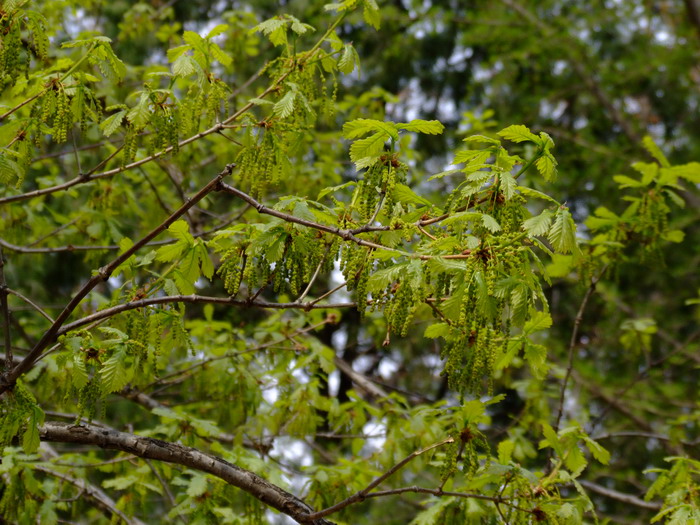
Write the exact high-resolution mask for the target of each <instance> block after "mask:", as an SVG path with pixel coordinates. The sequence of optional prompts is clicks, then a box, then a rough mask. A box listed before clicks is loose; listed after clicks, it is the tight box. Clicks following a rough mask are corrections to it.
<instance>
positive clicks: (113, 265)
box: [0, 164, 234, 395]
mask: <svg viewBox="0 0 700 525" xmlns="http://www.w3.org/2000/svg"><path fill="white" fill-rule="evenodd" d="M233 168H234V165H233V164H229V165H227V166H226V168H224V170H223V171H222V172H221V173H219V174H218V175H217V176H216V177H214V178H213V179H212V180H211V181H210V182H209V183H208V184H207V185H205V186H204V187H203V188H202V189H201V190H199V191H198V192H197V193H196V194H195V195H194V196H192V198H191V199H190V200H189V201H187V202H185V203H184V204H183V205H182V206H180V208H178V209H177V210H176V211H175V212H174V213H172V214H171V215H170V216H169V217H168V218H166V219H165V220H164V221H163V222H162V223H160V224H159V225H158V226H156V227H155V228H154V229H153V230H151V232H150V233H149V234H147V235H146V236H145V237H143V238H142V239H141V240H139V241H138V242H136V243H134V245H133V246H132V247H131V248H129V249H128V250H125V251H124V252H123V253H122V254H120V255H119V256H118V257H116V258H115V259H114V260H112V262H110V263H109V264H107V265H105V266H103V267H102V268H100V269H99V270H97V271H96V272H94V274H93V276H92V277H91V278H90V279H89V280H88V281H87V282H86V283H85V284H84V285H83V286H82V287H81V288H80V290H79V291H78V292H77V293H76V294H75V295H74V296H73V298H72V299H71V300H70V301H69V302H68V304H67V305H66V306H65V307H64V308H63V310H62V311H61V313H60V314H59V315H58V317H56V320H55V321H54V322H53V323H52V325H51V326H50V327H49V329H48V330H47V331H46V332H44V335H43V336H42V337H41V339H40V340H39V341H38V342H37V343H36V345H34V348H32V350H31V351H30V352H29V354H27V356H26V357H25V358H24V359H23V360H22V362H21V363H20V364H19V365H17V366H16V367H14V368H13V369H11V370H9V371H8V372H7V373H6V374H3V375H2V377H1V378H0V395H2V394H3V393H4V392H7V391H8V390H10V389H11V388H12V387H13V386H14V383H15V381H16V380H17V378H18V377H19V376H21V375H22V374H23V373H25V372H26V371H27V370H29V369H30V368H31V367H32V365H33V364H34V363H35V362H36V361H37V359H38V358H39V356H41V354H42V352H43V351H44V349H45V348H46V347H47V346H48V345H50V344H51V343H52V342H53V341H54V340H55V339H56V337H57V334H58V332H59V330H60V328H61V326H63V323H65V321H66V320H67V319H68V317H69V316H70V315H71V314H72V313H73V311H74V310H75V309H76V308H77V307H78V305H79V304H80V302H81V301H82V300H83V299H84V298H85V297H86V296H87V295H88V294H89V293H90V292H91V291H92V290H93V289H94V288H95V287H96V286H97V285H98V284H99V283H102V282H105V281H106V280H107V279H109V277H110V276H111V275H112V273H113V272H114V271H115V270H116V269H117V268H118V267H119V266H120V265H121V264H123V263H124V262H126V261H127V260H128V259H129V258H130V257H131V256H132V255H134V254H135V253H136V252H137V251H138V250H139V249H141V248H142V247H143V246H145V245H146V244H148V243H149V242H150V241H152V240H153V239H154V238H156V237H157V236H158V235H160V234H161V233H162V232H163V231H165V230H166V229H167V228H168V226H170V225H171V224H172V223H174V222H175V221H176V220H177V219H178V218H180V217H181V216H182V215H183V214H184V213H186V212H187V210H189V209H190V208H191V207H192V206H194V205H195V204H196V203H197V202H199V201H200V200H202V199H203V198H204V197H205V196H206V195H208V194H209V193H210V192H211V191H213V190H214V189H215V188H216V187H217V185H218V184H219V183H220V182H221V179H223V178H224V177H225V176H227V175H230V174H231V172H232V171H233Z"/></svg>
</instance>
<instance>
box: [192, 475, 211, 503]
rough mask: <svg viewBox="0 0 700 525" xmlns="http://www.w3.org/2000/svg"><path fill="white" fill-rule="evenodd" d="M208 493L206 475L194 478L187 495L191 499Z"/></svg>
mask: <svg viewBox="0 0 700 525" xmlns="http://www.w3.org/2000/svg"><path fill="white" fill-rule="evenodd" d="M206 491H207V477H206V476H205V475H204V474H195V475H194V476H192V479H191V480H190V483H189V485H188V487H187V495H188V496H189V497H190V498H198V497H200V496H201V495H202V494H204V493H205V492H206Z"/></svg>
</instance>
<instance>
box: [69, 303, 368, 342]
mask: <svg viewBox="0 0 700 525" xmlns="http://www.w3.org/2000/svg"><path fill="white" fill-rule="evenodd" d="M169 303H200V304H206V303H210V304H224V305H233V306H242V307H245V308H251V307H252V308H265V309H272V310H287V309H290V308H296V309H299V310H319V309H333V308H354V307H355V306H357V303H331V304H321V305H318V304H311V303H270V302H267V301H250V300H248V299H234V298H232V297H210V296H206V295H195V294H193V295H169V296H165V297H149V298H148V299H140V300H138V301H130V302H128V303H124V304H119V305H117V306H112V307H111V308H105V309H104V310H100V311H98V312H95V313H94V314H91V315H88V316H85V317H83V318H82V319H78V320H77V321H73V322H72V323H68V324H66V325H65V326H63V327H62V328H60V329H59V330H57V331H56V337H58V336H61V335H64V334H66V333H67V332H70V331H71V330H75V329H76V328H80V327H81V326H85V325H86V324H89V323H92V322H95V321H99V320H101V319H108V318H110V317H113V316H115V315H117V314H118V313H121V312H126V311H128V310H135V309H137V308H144V307H146V306H153V305H156V304H169Z"/></svg>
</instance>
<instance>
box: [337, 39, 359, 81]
mask: <svg viewBox="0 0 700 525" xmlns="http://www.w3.org/2000/svg"><path fill="white" fill-rule="evenodd" d="M359 64H360V57H359V56H358V55H357V51H356V50H355V48H354V47H353V46H352V44H345V45H344V46H343V53H342V54H341V55H340V58H339V59H338V70H339V71H340V72H341V73H344V74H346V75H348V74H350V73H352V72H353V71H354V70H355V68H356V67H357V68H358V69H359Z"/></svg>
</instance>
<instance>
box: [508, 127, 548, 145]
mask: <svg viewBox="0 0 700 525" xmlns="http://www.w3.org/2000/svg"><path fill="white" fill-rule="evenodd" d="M498 136H500V137H503V138H504V139H506V140H510V141H511V142H525V141H528V140H529V141H530V142H534V143H535V144H539V143H540V142H541V141H540V138H539V137H538V136H537V135H535V134H534V133H533V132H532V131H530V129H529V128H528V127H527V126H523V125H520V124H514V125H513V126H508V127H507V128H505V129H502V130H501V131H499V132H498Z"/></svg>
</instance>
